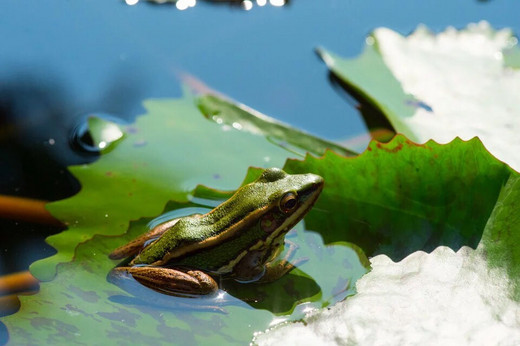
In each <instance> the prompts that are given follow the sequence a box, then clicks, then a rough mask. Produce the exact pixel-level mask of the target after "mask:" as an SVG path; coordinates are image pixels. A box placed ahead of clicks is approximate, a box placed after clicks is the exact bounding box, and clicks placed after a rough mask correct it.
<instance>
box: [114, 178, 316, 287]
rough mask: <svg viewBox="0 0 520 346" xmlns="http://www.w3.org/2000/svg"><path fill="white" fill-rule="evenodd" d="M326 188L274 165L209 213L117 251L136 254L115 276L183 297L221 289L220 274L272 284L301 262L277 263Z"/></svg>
mask: <svg viewBox="0 0 520 346" xmlns="http://www.w3.org/2000/svg"><path fill="white" fill-rule="evenodd" d="M322 189H323V178H322V177H320V176H318V175H315V174H310V173H309V174H294V175H292V174H287V173H285V172H284V171H282V170H281V169H277V168H269V169H266V170H265V171H264V172H263V173H262V175H261V176H260V177H259V178H258V179H257V180H255V181H254V182H252V183H250V184H247V185H245V186H243V187H241V188H240V189H238V190H237V191H236V192H235V194H234V195H233V196H232V197H231V198H230V199H228V200H227V201H225V202H224V203H222V204H220V205H219V206H217V207H216V208H215V209H213V210H212V211H210V212H209V213H207V214H204V215H200V214H196V215H190V216H186V217H182V218H179V219H174V220H171V221H168V222H165V223H163V224H160V225H158V226H157V227H155V228H153V229H152V230H151V231H149V232H148V233H146V234H144V235H142V236H140V237H138V238H137V239H135V240H133V241H131V242H130V243H128V244H126V245H124V246H122V247H120V248H118V249H116V250H114V251H113V252H112V253H111V254H110V258H111V259H122V258H127V257H130V256H135V257H134V258H133V259H132V260H131V261H130V263H129V265H128V266H123V267H116V268H114V269H113V270H112V272H111V274H110V275H112V276H116V277H123V276H128V275H131V276H133V277H134V278H135V279H136V280H137V281H139V282H140V283H142V284H143V285H145V286H147V287H150V288H152V289H155V290H157V291H160V292H163V293H166V294H171V295H177V296H198V295H206V294H211V293H214V292H216V291H218V285H217V283H216V281H215V279H214V277H219V276H225V277H231V278H234V279H235V280H237V281H241V282H271V281H274V280H277V279H278V278H280V277H281V276H283V275H284V274H286V273H287V272H289V271H290V270H292V269H293V268H294V265H292V264H291V263H289V261H288V260H287V257H288V256H286V258H284V259H281V260H279V261H277V257H278V255H279V254H280V253H281V251H282V249H283V246H284V238H285V235H286V234H287V232H288V231H289V230H290V229H291V228H292V227H293V226H294V225H295V224H296V223H298V222H299V221H300V220H301V219H302V218H303V217H304V216H305V214H307V212H308V211H309V210H310V209H311V208H312V206H313V204H314V202H315V201H316V199H317V198H318V196H319V195H320V193H321V190H322Z"/></svg>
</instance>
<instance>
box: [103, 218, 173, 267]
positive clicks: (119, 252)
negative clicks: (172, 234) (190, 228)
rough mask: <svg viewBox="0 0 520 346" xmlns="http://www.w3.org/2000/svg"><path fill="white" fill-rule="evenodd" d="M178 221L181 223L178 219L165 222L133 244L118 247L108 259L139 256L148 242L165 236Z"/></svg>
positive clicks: (136, 239) (138, 238)
mask: <svg viewBox="0 0 520 346" xmlns="http://www.w3.org/2000/svg"><path fill="white" fill-rule="evenodd" d="M177 221H179V219H178V218H177V219H173V220H170V221H167V222H164V223H162V224H160V225H157V226H156V227H154V228H152V229H151V230H150V231H148V232H146V233H145V234H142V235H140V236H139V237H137V238H135V239H134V240H132V241H131V242H129V243H127V244H125V245H123V246H120V247H118V248H117V249H115V250H114V251H112V252H111V253H110V255H108V257H109V258H110V259H116V260H117V259H123V258H125V257H130V256H134V255H137V254H138V253H139V251H141V250H142V249H143V247H144V245H145V244H146V242H148V241H150V240H154V239H157V238H159V237H160V236H162V235H163V234H164V232H166V231H167V230H169V229H170V228H172V227H173V226H174V225H175V224H176V223H177Z"/></svg>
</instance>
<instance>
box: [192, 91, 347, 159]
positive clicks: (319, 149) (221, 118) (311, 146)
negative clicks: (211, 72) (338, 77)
mask: <svg viewBox="0 0 520 346" xmlns="http://www.w3.org/2000/svg"><path fill="white" fill-rule="evenodd" d="M198 106H199V108H200V110H201V112H202V113H203V114H204V115H205V116H206V117H207V118H208V119H212V120H214V121H215V122H217V123H224V124H227V125H228V126H232V127H235V128H239V129H241V130H243V131H247V132H250V133H255V134H261V135H264V136H266V137H267V138H269V139H270V140H271V141H273V142H274V143H277V144H278V145H280V146H282V147H288V145H289V144H290V145H291V146H292V147H291V149H294V150H296V151H299V152H300V153H301V155H305V152H309V153H312V154H315V155H323V154H324V153H325V150H327V149H330V150H334V151H335V152H337V153H338V154H341V155H345V156H353V155H356V153H354V152H352V151H350V150H348V149H346V148H344V147H342V146H340V145H338V144H336V143H332V142H329V141H326V140H323V139H321V138H318V137H315V136H313V135H310V134H308V133H305V132H303V131H301V130H298V129H295V128H293V127H291V126H289V125H287V124H284V123H282V122H280V121H278V120H276V119H273V118H271V117H268V116H267V115H264V114H262V113H259V112H257V111H255V110H254V109H251V108H249V107H246V106H244V105H235V104H233V103H230V102H228V101H226V100H223V99H221V98H218V97H216V96H213V95H206V96H203V97H200V98H199V99H198ZM302 150H303V151H302Z"/></svg>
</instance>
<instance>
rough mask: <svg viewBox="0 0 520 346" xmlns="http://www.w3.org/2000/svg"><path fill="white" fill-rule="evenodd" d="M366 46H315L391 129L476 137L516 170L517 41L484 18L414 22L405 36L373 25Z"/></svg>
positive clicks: (441, 137) (519, 142)
mask: <svg viewBox="0 0 520 346" xmlns="http://www.w3.org/2000/svg"><path fill="white" fill-rule="evenodd" d="M366 42H367V44H366V46H365V49H364V52H363V53H362V54H361V55H360V56H359V57H358V58H354V59H345V58H341V57H339V56H337V55H335V54H333V53H331V52H329V51H327V50H325V49H319V50H318V52H319V54H320V56H321V57H322V59H323V60H324V61H325V63H326V64H327V66H328V67H329V69H330V70H331V71H332V72H333V73H334V74H335V75H336V76H338V77H339V78H340V79H341V80H342V81H343V82H345V83H346V84H347V85H349V86H350V87H351V88H353V89H354V90H356V91H357V93H358V94H359V95H360V97H361V98H362V99H363V100H364V101H365V102H369V103H371V104H373V105H374V106H376V107H377V108H378V109H379V110H380V111H381V112H382V113H383V114H384V115H385V116H386V117H387V118H388V120H389V121H390V123H391V124H392V126H393V127H394V129H395V130H396V131H397V132H399V133H403V134H405V135H406V136H407V137H408V138H409V139H411V140H414V141H416V142H419V143H424V142H426V141H428V140H429V139H434V140H435V141H437V142H439V143H447V142H450V141H452V140H453V139H454V138H455V137H460V138H462V139H465V140H468V139H471V138H473V137H475V136H478V137H479V138H480V139H481V140H482V142H483V143H484V145H485V146H486V148H487V149H488V150H489V151H490V152H491V153H492V154H493V155H494V156H496V157H497V158H498V159H500V160H502V161H504V162H507V163H508V164H509V165H511V166H512V167H513V168H515V169H516V170H520V151H519V150H511V148H518V147H520V139H519V137H518V136H517V133H518V131H519V125H518V121H517V117H518V114H520V103H519V102H517V101H518V94H519V92H520V70H518V69H517V68H515V67H516V66H517V60H518V58H517V55H518V53H517V52H518V40H517V38H516V37H514V36H513V35H512V33H511V30H509V29H502V30H499V31H495V30H493V29H492V28H491V27H490V25H489V24H488V23H487V22H481V23H478V24H470V25H468V27H467V28H466V29H465V30H460V31H457V30H455V29H454V28H448V29H446V30H445V31H444V32H441V33H439V34H434V33H432V32H430V31H429V30H428V29H426V28H425V27H424V26H420V27H419V28H418V29H417V30H416V31H415V32H414V33H412V34H411V35H409V36H407V37H404V36H402V35H400V34H398V33H396V32H395V31H392V30H390V29H387V28H379V29H376V30H375V31H374V32H373V34H371V35H370V36H369V37H368V38H367V40H366Z"/></svg>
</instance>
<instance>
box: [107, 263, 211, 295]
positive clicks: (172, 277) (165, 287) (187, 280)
mask: <svg viewBox="0 0 520 346" xmlns="http://www.w3.org/2000/svg"><path fill="white" fill-rule="evenodd" d="M110 275H111V276H112V277H115V278H116V279H118V278H122V277H124V276H128V275H131V276H132V277H133V278H134V279H135V280H136V281H138V282H139V283H141V284H143V285H145V286H146V287H149V288H151V289H153V290H156V291H158V292H161V293H166V294H170V295H174V296H181V297H188V296H194V295H207V294H211V293H215V292H217V291H218V285H217V283H216V282H215V280H214V279H213V278H212V277H211V276H209V275H208V274H206V273H204V272H201V271H199V270H188V271H186V272H183V271H180V270H176V269H172V268H162V267H149V266H144V267H117V268H114V269H113V270H112V272H111V273H110Z"/></svg>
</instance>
